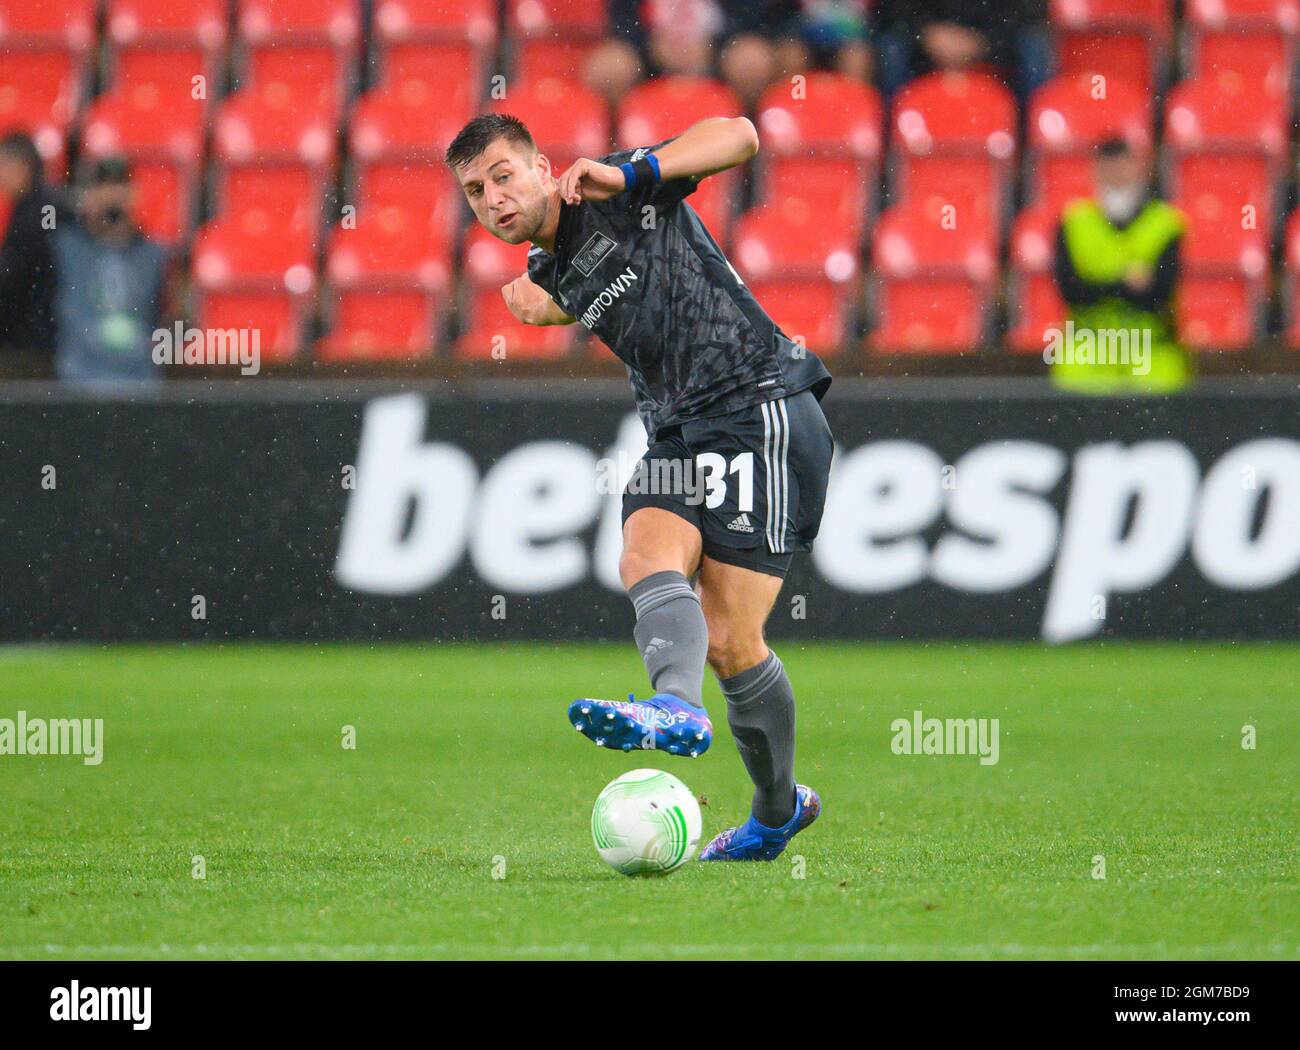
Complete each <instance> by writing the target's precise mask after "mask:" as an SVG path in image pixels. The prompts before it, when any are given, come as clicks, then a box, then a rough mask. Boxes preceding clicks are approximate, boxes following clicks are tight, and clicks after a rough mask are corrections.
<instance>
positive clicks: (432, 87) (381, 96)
mask: <svg viewBox="0 0 1300 1050" xmlns="http://www.w3.org/2000/svg"><path fill="white" fill-rule="evenodd" d="M472 113H473V109H472V102H471V99H470V96H469V93H468V92H459V91H449V90H448V89H447V88H445V87H443V86H442V84H441V83H440V82H438V81H435V80H428V79H424V78H422V77H416V76H405V77H402V78H399V79H397V80H395V81H390V82H389V84H388V86H387V87H384V88H380V89H378V90H375V91H368V92H366V93H365V94H364V95H362V96H361V97H360V98H359V99H358V100H357V104H356V109H355V110H354V112H353V115H352V124H351V127H350V129H349V136H348V137H349V142H350V145H351V147H352V151H353V153H354V154H355V155H356V157H357V159H358V160H359V161H360V162H361V163H363V164H368V163H372V162H376V161H380V160H390V159H394V158H402V159H418V160H421V161H425V162H429V163H441V162H442V154H443V152H444V151H445V150H446V148H447V145H448V143H450V142H451V140H452V138H454V137H455V135H456V132H457V131H459V130H460V128H461V126H462V125H463V124H464V123H465V121H466V120H468V119H469V118H470V116H471V115H472Z"/></svg>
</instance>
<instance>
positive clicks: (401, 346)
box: [316, 290, 438, 361]
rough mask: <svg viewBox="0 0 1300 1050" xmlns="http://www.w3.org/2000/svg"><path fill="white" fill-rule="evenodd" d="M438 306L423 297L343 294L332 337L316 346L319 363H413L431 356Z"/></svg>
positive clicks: (334, 305) (337, 299) (338, 295)
mask: <svg viewBox="0 0 1300 1050" xmlns="http://www.w3.org/2000/svg"><path fill="white" fill-rule="evenodd" d="M437 306H438V304H437V301H436V300H433V299H431V298H430V296H429V295H428V294H426V293H424V292H420V291H401V290H399V291H377V292H376V291H365V290H348V291H337V292H335V293H334V295H333V297H332V299H331V305H330V313H331V316H332V323H331V326H330V333H329V335H327V336H325V338H323V339H321V340H320V342H319V343H317V344H316V358H317V360H319V361H375V360H407V359H409V358H413V357H422V356H425V355H427V354H428V353H429V352H430V347H431V346H432V344H433V341H434V333H435V332H436V331H437V324H438V313H437Z"/></svg>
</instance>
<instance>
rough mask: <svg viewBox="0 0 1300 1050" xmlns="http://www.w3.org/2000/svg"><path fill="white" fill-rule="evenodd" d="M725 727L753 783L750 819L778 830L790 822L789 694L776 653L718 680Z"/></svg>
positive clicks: (791, 708)
mask: <svg viewBox="0 0 1300 1050" xmlns="http://www.w3.org/2000/svg"><path fill="white" fill-rule="evenodd" d="M719 684H721V686H722V694H723V696H725V697H726V698H727V723H728V724H729V725H730V726H731V735H732V736H733V737H734V738H735V740H736V747H737V748H738V749H739V750H740V757H741V758H742V759H743V760H744V762H745V769H746V770H747V771H748V773H749V779H750V780H752V781H753V782H754V819H756V820H757V821H758V822H759V823H760V824H763V825H765V826H766V827H769V828H779V827H781V826H782V825H784V824H785V823H786V822H788V821H789V819H790V818H791V817H792V816H794V690H793V689H792V688H791V687H790V679H789V678H787V677H786V673H785V667H784V666H782V664H781V661H780V660H779V659H778V658H777V655H776V653H773V652H769V653H768V655H767V659H766V660H764V661H763V662H762V663H761V664H758V665H757V666H756V667H751V668H750V669H749V670H748V671H741V672H740V674H738V675H734V676H732V677H731V678H722V679H719Z"/></svg>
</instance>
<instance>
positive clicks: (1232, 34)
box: [1184, 0, 1300, 95]
mask: <svg viewBox="0 0 1300 1050" xmlns="http://www.w3.org/2000/svg"><path fill="white" fill-rule="evenodd" d="M1184 18H1185V24H1186V26H1187V40H1188V50H1189V53H1190V62H1189V67H1190V69H1191V70H1192V73H1193V74H1194V75H1196V76H1201V77H1205V76H1213V75H1215V74H1218V73H1228V72H1231V73H1237V74H1238V75H1240V76H1241V77H1243V78H1244V79H1246V80H1250V81H1254V82H1255V83H1257V84H1260V85H1265V84H1267V85H1269V86H1271V87H1274V88H1276V90H1277V91H1278V92H1279V93H1281V94H1283V95H1289V94H1290V91H1291V69H1292V67H1293V66H1294V65H1295V38H1296V33H1297V31H1300V0H1188V2H1187V4H1186V5H1185V14H1184Z"/></svg>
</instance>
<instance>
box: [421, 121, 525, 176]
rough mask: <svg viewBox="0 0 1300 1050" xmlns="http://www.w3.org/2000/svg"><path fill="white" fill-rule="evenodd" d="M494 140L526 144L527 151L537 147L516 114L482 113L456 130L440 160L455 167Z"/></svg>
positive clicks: (470, 159) (471, 158) (473, 156)
mask: <svg viewBox="0 0 1300 1050" xmlns="http://www.w3.org/2000/svg"><path fill="white" fill-rule="evenodd" d="M497 139H506V140H508V141H510V142H515V143H518V144H519V145H521V146H527V147H528V149H529V151H536V149H537V144H536V143H535V142H533V136H532V132H530V131H529V130H528V128H527V126H526V125H525V124H524V122H523V121H522V120H520V119H519V118H518V117H512V116H510V114H508V113H485V114H483V115H482V116H478V117H475V118H474V119H473V120H471V121H470V122H469V123H468V124H466V125H465V126H464V127H463V128H461V129H460V131H458V132H457V133H456V137H455V138H454V139H452V140H451V145H450V146H448V147H447V153H446V156H445V157H444V158H443V159H444V160H446V162H447V164H448V165H449V166H451V167H453V168H459V167H460V166H461V165H462V164H468V163H469V162H470V161H472V160H473V159H474V158H475V157H477V156H478V155H479V154H480V153H482V152H483V151H484V150H485V149H487V148H488V147H489V146H490V145H492V143H494V142H495V141H496V140H497Z"/></svg>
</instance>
